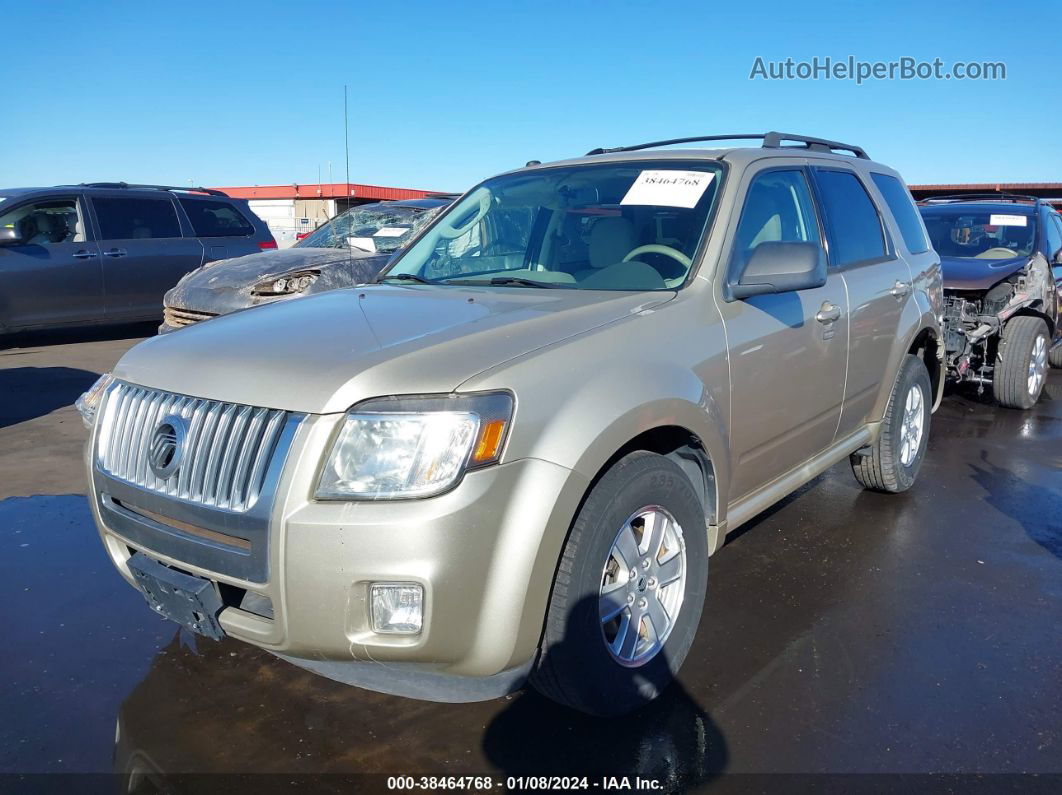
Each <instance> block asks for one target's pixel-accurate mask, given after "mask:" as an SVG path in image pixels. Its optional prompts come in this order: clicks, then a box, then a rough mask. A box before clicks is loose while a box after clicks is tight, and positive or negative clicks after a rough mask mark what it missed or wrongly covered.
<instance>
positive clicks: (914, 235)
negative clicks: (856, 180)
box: [870, 174, 929, 254]
mask: <svg viewBox="0 0 1062 795" xmlns="http://www.w3.org/2000/svg"><path fill="white" fill-rule="evenodd" d="M870 177H871V179H873V180H874V184H875V185H877V187H878V190H879V191H881V195H882V196H883V197H884V198H885V203H886V204H887V205H889V212H891V213H892V217H893V218H895V219H896V225H897V226H898V227H899V228H900V235H901V236H902V237H903V243H904V245H905V246H907V250H908V251H910V252H911V253H912V254H922V253H924V252H926V251H929V240H927V239H926V233H925V230H924V229H923V228H922V220H921V217H920V216H919V215H918V210H916V209H915V206H914V199H912V198H911V194H910V193H909V192H908V191H907V188H905V187H904V186H903V183H902V182H900V180H898V179H896V177H892V176H889V175H888V174H871V175H870Z"/></svg>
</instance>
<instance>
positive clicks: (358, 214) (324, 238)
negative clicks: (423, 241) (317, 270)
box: [295, 204, 441, 254]
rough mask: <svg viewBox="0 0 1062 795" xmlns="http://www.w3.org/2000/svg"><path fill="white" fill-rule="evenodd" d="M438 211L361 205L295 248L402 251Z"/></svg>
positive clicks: (382, 205)
mask: <svg viewBox="0 0 1062 795" xmlns="http://www.w3.org/2000/svg"><path fill="white" fill-rule="evenodd" d="M440 209H441V208H439V207H433V208H431V209H427V210H426V209H423V208H421V207H405V206H403V205H393V204H363V205H361V206H360V207H351V208H350V209H349V210H347V211H346V212H344V213H340V214H339V215H337V216H336V217H335V218H333V219H332V220H331V221H329V222H328V223H327V224H325V225H324V226H322V227H320V228H319V229H316V230H315V231H314V232H312V233H311V234H310V235H309V236H308V237H306V238H304V239H302V240H300V241H299V242H298V243H296V244H295V245H296V246H298V247H299V248H345V247H348V246H349V247H353V248H357V249H361V250H362V251H375V252H378V253H380V254H390V253H392V252H394V251H397V250H398V249H400V248H402V246H404V245H405V244H406V242H407V241H408V240H409V239H410V238H411V237H412V236H413V235H414V234H415V233H416V232H418V231H419V230H420V228H421V227H423V226H424V225H425V224H426V223H428V221H430V220H431V219H432V218H434V217H435V216H436V215H437V214H438V212H439V210H440Z"/></svg>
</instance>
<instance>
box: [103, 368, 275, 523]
mask: <svg viewBox="0 0 1062 795" xmlns="http://www.w3.org/2000/svg"><path fill="white" fill-rule="evenodd" d="M172 415H176V416H179V417H181V418H182V419H183V420H184V421H185V423H186V425H187V428H188V430H187V434H186V436H185V438H184V450H183V455H182V460H181V464H180V466H179V467H178V468H177V471H176V472H174V473H172V474H171V475H169V476H168V477H166V478H165V479H162V478H159V477H158V476H157V475H156V474H155V473H154V472H153V471H152V468H151V465H150V463H149V461H148V459H149V457H150V453H151V445H152V440H153V438H154V435H155V429H156V428H157V427H158V425H159V423H160V422H161V421H162V420H163V419H165V418H166V417H169V416H172ZM286 417H287V412H285V411H281V410H278V409H266V408H257V407H254V406H244V405H240V404H238V403H221V402H219V401H216V400H204V399H202V398H194V397H188V396H185V395H177V394H173V393H170V392H160V391H158V390H154V389H147V388H145V387H140V386H134V385H132V384H126V383H122V382H118V383H117V384H116V385H115V386H114V387H113V388H112V389H111V391H110V392H109V393H108V395H107V400H106V403H105V405H104V409H103V414H102V416H101V418H100V423H101V424H100V429H99V434H98V440H97V443H96V444H97V447H96V460H97V462H98V465H99V467H100V469H102V470H103V471H104V472H106V473H108V474H109V475H112V476H113V477H116V478H119V479H121V480H124V481H127V482H129V483H133V484H134V485H137V486H141V487H143V488H146V489H149V490H151V491H155V492H158V493H159V494H166V495H168V496H170V497H176V498H177V499H180V500H187V501H189V502H194V503H198V504H201V505H209V506H213V507H217V508H224V509H227V510H231V511H237V512H242V511H246V510H247V509H249V508H250V507H251V506H252V505H254V503H255V501H256V500H257V499H258V497H259V495H260V494H261V491H262V486H263V484H264V482H265V477H266V472H267V470H268V468H269V461H270V459H271V458H272V457H273V453H274V451H275V450H276V447H277V440H278V438H279V437H280V433H281V430H282V429H283V427H284V421H285V419H286Z"/></svg>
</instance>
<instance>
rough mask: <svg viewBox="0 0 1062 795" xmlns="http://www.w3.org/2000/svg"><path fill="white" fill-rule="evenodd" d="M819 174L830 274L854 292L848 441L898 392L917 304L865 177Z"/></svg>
mask: <svg viewBox="0 0 1062 795" xmlns="http://www.w3.org/2000/svg"><path fill="white" fill-rule="evenodd" d="M812 172H813V174H814V176H815V186H816V190H817V193H818V195H819V199H820V203H821V205H822V208H823V215H824V220H825V223H826V236H827V240H828V248H829V252H830V268H831V270H834V271H836V272H839V273H840V274H841V275H842V276H843V278H844V283H845V286H846V288H847V291H848V306H849V312H848V314H849V316H848V335H849V341H848V377H847V387H846V389H845V395H844V407H843V409H842V411H841V419H840V423H839V425H838V427H837V438H839V439H841V438H844V437H845V436H848V435H849V434H851V433H853V432H855V431H856V430H858V429H859V428H860V427H862V426H863V425H864V424H866V423H867V422H874V421H877V420H880V419H881V417H878V416H874V415H875V407H876V406H877V405H878V399H879V396H880V395H881V393H882V390H891V389H892V386H893V385H892V381H891V379H892V377H893V375H894V373H893V372H891V371H890V364H891V362H892V361H893V356H892V352H893V348H894V346H895V345H896V344H897V340H896V332H897V331H898V330H899V328H900V315H901V313H902V312H903V308H904V306H905V305H906V303H907V302H908V301H909V300H911V297H912V290H911V271H910V269H909V268H908V267H907V263H906V262H904V260H903V259H901V258H900V256H899V255H898V253H897V251H896V248H895V246H894V245H893V244H892V240H891V238H890V236H889V235H888V233H887V231H886V227H885V224H884V222H883V220H882V217H881V214H880V212H879V211H878V208H877V206H876V205H875V203H874V201H873V200H872V199H871V191H870V189H869V188H868V186H867V185H866V184H865V183H864V182H863V180H862V178H861V177H860V176H859V175H858V174H857V173H856V172H855V171H853V170H851V169H847V168H843V167H833V166H828V167H827V166H816V167H814V168H813V169H812ZM927 246H928V244H927ZM886 381H888V382H887V383H886Z"/></svg>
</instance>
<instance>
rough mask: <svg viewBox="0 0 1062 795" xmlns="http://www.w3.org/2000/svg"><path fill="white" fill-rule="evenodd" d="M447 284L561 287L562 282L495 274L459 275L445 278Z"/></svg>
mask: <svg viewBox="0 0 1062 795" xmlns="http://www.w3.org/2000/svg"><path fill="white" fill-rule="evenodd" d="M446 282H447V283H448V284H456V283H460V284H473V285H475V284H493V285H499V286H506V285H517V286H519V287H547V288H551V289H552V288H554V287H563V286H564V285H562V284H553V283H552V282H536V281H535V280H534V279H525V278H524V277H523V276H495V277H493V278H491V279H462V278H460V277H457V278H452V279H447V280H446Z"/></svg>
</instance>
